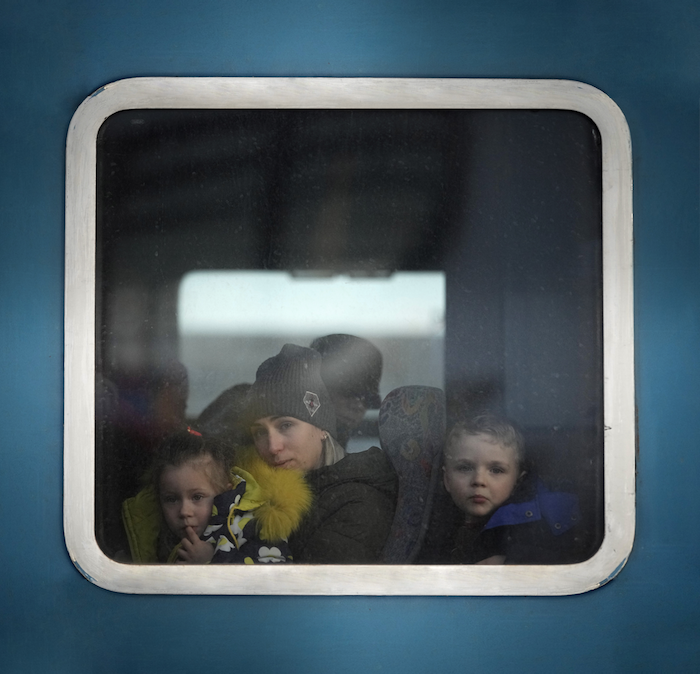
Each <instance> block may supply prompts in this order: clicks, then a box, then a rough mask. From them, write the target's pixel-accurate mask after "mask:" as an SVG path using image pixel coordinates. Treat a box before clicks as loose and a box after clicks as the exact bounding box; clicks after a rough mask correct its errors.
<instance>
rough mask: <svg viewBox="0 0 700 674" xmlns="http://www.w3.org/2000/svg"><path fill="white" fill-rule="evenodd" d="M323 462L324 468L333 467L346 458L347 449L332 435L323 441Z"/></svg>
mask: <svg viewBox="0 0 700 674" xmlns="http://www.w3.org/2000/svg"><path fill="white" fill-rule="evenodd" d="M322 455H323V462H322V465H324V466H332V465H333V464H334V463H338V461H340V460H341V459H343V458H345V449H344V447H343V445H341V444H340V443H339V442H338V441H337V440H336V439H335V438H334V437H333V436H332V435H331V434H330V433H328V435H327V436H326V439H325V440H323V449H322Z"/></svg>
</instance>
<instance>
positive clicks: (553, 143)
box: [64, 78, 635, 595]
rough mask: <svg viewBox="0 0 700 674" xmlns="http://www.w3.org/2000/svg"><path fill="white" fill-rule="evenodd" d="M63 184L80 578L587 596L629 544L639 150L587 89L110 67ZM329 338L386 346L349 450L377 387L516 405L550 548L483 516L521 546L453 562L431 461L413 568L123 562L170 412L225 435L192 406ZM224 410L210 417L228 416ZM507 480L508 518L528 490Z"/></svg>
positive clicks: (445, 497)
mask: <svg viewBox="0 0 700 674" xmlns="http://www.w3.org/2000/svg"><path fill="white" fill-rule="evenodd" d="M66 175H67V178H66V328H65V330H66V344H65V348H66V356H65V358H66V361H65V362H66V370H65V392H66V393H65V395H66V412H65V506H64V530H65V536H66V542H67V546H68V549H69V552H70V554H71V557H72V558H73V560H74V563H75V564H76V566H77V567H78V568H79V569H80V570H81V572H82V573H83V574H84V575H85V576H86V577H88V578H89V579H90V580H92V581H93V582H95V583H97V584H99V585H100V586H103V587H106V588H109V589H112V590H116V591H123V592H138V593H212V594H436V595H442V594H456V595H465V594H528V595H530V594H571V593H577V592H584V591H586V590H589V589H592V588H595V587H597V586H599V585H601V584H603V583H605V582H607V581H608V580H609V579H610V578H612V577H614V575H615V574H616V573H617V572H618V571H619V569H620V568H622V566H623V565H624V563H625V561H626V559H627V556H628V555H629V553H630V550H631V547H632V541H633V536H634V445H635V436H634V433H635V429H634V388H633V387H634V384H633V351H632V285H631V270H632V252H631V239H632V232H631V230H632V223H631V158H630V146H629V133H628V130H627V126H626V123H625V121H624V117H623V116H622V114H621V112H620V111H619V109H618V108H617V107H616V106H615V104H614V103H613V102H612V101H610V99H609V98H607V97H606V96H605V95H604V94H602V93H601V92H600V91H598V90H596V89H594V88H592V87H589V86H587V85H583V84H580V83H576V82H568V81H538V80H528V81H515V80H502V81H499V80H410V79H408V80H382V79H352V80H344V79H333V80H327V79H308V80H305V79H274V78H273V79H254V78H251V79H238V78H231V79H227V78H213V79H206V78H204V79H186V78H183V79H178V78H162V79H159V78H139V79H134V80H123V81H120V82H116V83H114V84H111V85H108V86H106V87H104V88H103V89H101V90H100V91H98V92H96V93H95V94H93V95H92V96H91V97H90V98H88V99H87V100H86V101H85V102H84V103H83V104H82V105H81V107H80V108H79V109H78V111H77V112H76V114H75V116H74V118H73V120H72V122H71V126H70V131H69V135H68V144H67V174H66ZM328 335H352V336H353V339H356V338H359V340H360V341H361V342H362V343H363V344H367V343H369V346H368V347H366V348H368V349H370V350H371V352H372V353H374V352H378V353H380V354H381V365H379V366H377V365H373V366H371V367H370V366H368V365H367V363H366V362H364V363H363V365H358V366H357V367H361V368H369V370H368V371H370V370H371V376H370V375H368V376H369V378H370V379H372V381H373V382H374V383H373V384H372V386H373V387H374V388H373V392H372V395H369V393H368V394H367V395H366V396H365V397H364V398H363V397H362V396H360V398H362V402H363V405H364V407H365V408H366V410H363V411H361V412H360V414H359V416H358V417H357V419H355V422H354V425H353V424H349V423H348V425H347V427H343V430H342V435H341V437H342V444H344V445H346V446H347V450H348V452H350V453H358V452H364V451H367V448H368V446H370V445H376V444H379V436H380V425H381V423H382V422H381V419H382V418H383V417H382V416H381V415H380V414H379V412H378V407H379V401H380V400H381V398H383V397H384V396H386V395H387V394H388V393H389V392H390V391H392V390H395V389H397V388H400V387H403V386H413V385H424V386H429V387H433V388H437V389H441V390H442V391H443V392H444V397H445V401H446V418H447V425H448V428H449V427H451V426H452V424H454V423H455V422H457V421H460V420H461V419H463V418H465V417H466V416H469V415H473V414H475V413H476V412H480V411H483V410H488V411H495V412H497V413H498V414H499V415H501V416H504V417H506V418H508V419H510V420H512V421H513V422H514V423H515V424H516V425H517V426H518V427H519V428H520V429H521V431H522V434H523V437H524V447H525V450H524V451H525V454H526V455H527V462H528V463H527V465H528V466H529V467H530V471H529V473H530V475H531V476H534V475H535V474H536V475H537V477H538V482H537V484H538V485H539V486H537V487H533V489H535V491H533V492H531V493H530V494H529V496H528V498H530V499H534V500H533V501H532V502H533V503H535V502H536V503H537V507H538V508H540V507H541V512H540V511H539V510H538V511H536V512H535V513H534V514H533V511H532V510H531V509H527V513H529V515H527V513H525V511H523V512H524V513H525V514H524V515H523V517H531V518H534V519H536V520H537V522H538V524H537V527H539V529H538V531H540V533H542V532H544V534H543V535H545V537H546V538H547V540H550V539H551V540H556V543H555V544H554V545H553V546H552V549H551V550H549V549H548V550H547V553H548V554H544V552H545V547H546V546H544V544H543V543H541V540H544V539H543V538H541V537H540V538H537V536H535V534H528V533H522V532H527V531H530V530H529V529H525V528H523V527H520V528H519V529H518V528H517V527H515V528H513V526H510V529H508V528H506V527H504V528H502V529H500V530H498V529H496V530H497V531H500V533H499V535H507V536H508V537H510V538H508V540H511V538H513V536H515V538H517V537H518V536H524V537H525V538H524V539H523V540H524V549H525V548H528V545H529V547H530V548H533V549H536V550H537V551H538V553H537V554H530V555H529V556H528V555H525V556H523V557H522V558H518V555H517V554H516V553H515V552H513V551H514V550H515V549H516V548H515V547H511V548H508V550H510V551H511V552H508V553H506V554H505V564H475V563H457V562H476V561H479V560H480V559H481V557H483V556H484V555H482V556H481V557H479V555H478V554H477V553H475V552H473V551H474V549H475V547H474V546H475V545H476V544H475V542H474V540H475V539H474V536H473V535H471V534H470V535H471V538H470V539H469V545H470V546H471V547H470V548H469V549H470V550H471V552H470V553H469V554H471V555H472V557H471V558H469V555H466V556H464V557H463V558H460V557H458V556H455V550H456V549H461V548H460V545H462V544H463V543H464V541H463V540H462V539H464V533H463V531H462V529H463V527H462V528H460V527H459V522H458V521H457V520H458V519H459V518H461V517H463V514H462V511H464V512H466V513H467V517H469V512H470V511H469V508H468V507H467V506H464V505H463V504H462V505H460V502H459V498H457V497H456V496H455V491H454V484H452V483H450V482H449V479H445V480H444V482H445V487H443V485H442V482H443V480H441V479H440V478H441V476H442V473H438V474H437V477H438V479H437V480H434V482H433V484H434V485H437V486H435V487H434V489H433V491H431V492H430V494H429V496H428V500H429V502H430V506H431V508H432V513H431V517H430V519H429V520H428V519H426V520H425V522H426V524H427V525H428V526H427V532H426V533H425V539H424V542H423V549H422V551H421V553H420V554H419V555H418V556H417V557H415V558H412V560H411V561H412V562H414V563H412V564H408V563H400V564H392V565H389V564H381V563H378V564H371V565H365V564H362V565H356V564H355V565H349V566H348V565H333V564H320V565H317V564H314V565H311V564H301V563H298V564H275V565H268V564H253V565H246V564H241V565H216V564H213V565H181V564H175V565H173V564H165V563H157V562H158V560H156V559H154V560H153V561H154V563H146V561H149V560H146V561H144V562H143V563H131V558H130V555H129V552H128V551H129V549H130V544H131V545H132V546H133V540H132V541H131V542H130V541H129V540H127V536H126V533H125V529H124V525H123V518H122V503H123V502H124V501H125V500H126V499H127V498H130V497H133V496H134V495H135V494H136V493H138V492H139V490H141V489H142V488H143V487H144V484H147V482H144V480H145V479H146V478H145V476H147V475H148V471H149V466H150V463H151V459H152V457H153V453H154V450H155V447H156V446H157V445H158V443H159V442H160V441H161V440H162V439H163V438H164V437H166V436H167V435H168V434H169V433H170V432H172V431H173V430H175V429H178V428H185V427H187V426H188V425H189V426H190V427H192V428H194V429H199V430H197V431H196V432H199V431H200V430H203V432H205V433H206V432H217V433H223V430H222V429H223V426H222V423H223V422H222V416H221V414H220V411H217V412H216V413H215V414H211V413H210V412H211V410H212V409H214V408H216V406H217V405H218V404H219V402H218V401H220V399H219V396H220V395H222V394H225V395H228V393H226V392H228V391H232V390H237V389H238V388H239V387H238V385H241V386H243V389H241V390H242V391H243V393H244V390H245V385H246V384H249V383H251V382H252V381H253V379H254V377H255V373H256V369H257V367H258V366H259V365H260V363H261V362H262V361H263V360H265V359H266V358H269V357H270V356H273V355H274V354H276V353H277V352H279V350H280V348H281V347H282V345H283V344H285V343H295V344H300V345H302V346H308V345H310V344H315V345H316V346H317V348H319V350H322V351H323V349H324V348H326V346H321V345H319V344H323V345H327V344H329V343H331V342H333V340H332V339H331V340H326V341H323V342H318V341H315V340H318V338H322V337H324V336H328ZM343 339H344V338H343ZM363 348H364V347H363ZM363 353H365V354H366V353H367V352H364V351H363ZM367 359H370V360H371V358H370V356H365V360H367ZM372 368H374V369H373V370H372ZM243 399H244V398H239V399H238V402H237V403H236V404H237V405H239V406H238V407H229V408H227V409H234V411H236V414H237V415H238V416H240V405H241V403H240V400H243ZM358 399H359V398H358ZM227 404H229V403H227ZM340 404H341V403H338V402H336V405H340ZM216 409H217V410H219V408H216ZM363 413H364V416H363ZM340 416H341V415H339V418H340ZM226 432H227V433H229V432H232V431H231V429H230V428H228V427H226ZM235 432H236V434H237V435H236V436H235V437H236V439H235V442H236V443H239V444H241V445H243V444H246V443H249V442H250V437H249V436H247V429H246V428H244V427H243V426H241V425H238V426H237V427H236V431H235ZM338 433H339V434H340V433H341V431H340V428H339V430H338ZM227 437H228V438H229V439H230V438H231V437H233V436H227ZM441 442H442V440H441ZM414 444H415V443H414ZM422 470H425V471H428V472H429V471H430V465H429V462H428V463H425V464H423V467H422ZM532 484H533V485H534V484H535V482H534V478H533V482H532ZM451 486H452V490H451V493H452V497H454V499H453V498H452V497H451V496H450V493H448V489H450V487H451ZM545 490H546V491H545ZM509 496H510V501H508V502H506V503H505V505H504V507H509V506H508V503H511V502H513V501H514V502H513V503H511V505H513V506H521V505H522V504H523V503H526V502H527V503H530V501H518V500H517V499H515V498H514V497H512V496H511V493H510V492H509V493H508V494H507V495H506V496H505V497H504V498H506V499H507V498H508V497H509ZM418 498H419V499H420V498H423V497H422V496H418ZM547 499H549V500H547ZM453 500H454V502H453ZM545 501H547V503H550V502H551V503H554V502H556V503H558V504H560V507H559V506H557V507H558V508H559V510H557V513H556V516H555V514H553V511H551V510H548V508H549V506H548V505H546V504H545ZM455 504H457V505H455ZM460 509H461V510H460ZM521 509H522V508H521ZM423 512H424V514H425V510H424V511H423ZM498 512H505V511H503V510H499V511H498ZM509 512H510V511H509ZM513 512H514V511H513ZM562 513H565V514H562ZM491 514H493V513H491ZM456 516H457V519H455V517H456ZM156 517H158V513H157V510H156ZM426 517H427V516H426ZM494 517H495V516H494ZM562 517H566V522H564V521H563V520H562V519H561V518H562ZM560 520H561V521H560ZM484 521H485V520H484ZM492 521H493V520H492ZM511 524H512V523H511ZM534 524H535V523H530V524H528V526H533V525H534ZM153 526H154V527H155V529H154V531H155V534H154V536H155V535H157V531H158V527H159V526H160V525H159V523H158V522H157V521H156V522H155V524H154V525H153ZM490 526H491V521H490V522H489V525H487V526H486V527H484V530H485V529H488V528H489V527H490ZM532 531H534V529H532ZM503 532H507V533H506V534H504V533H503ZM513 532H519V533H515V534H513ZM479 535H480V536H481V534H479ZM537 535H540V534H537ZM460 536H461V538H460ZM528 536H535V538H532V539H528V538H527V537H528ZM161 539H162V536H161V537H160V538H159V539H158V540H160V541H161V543H162V540H161ZM154 540H155V539H154ZM481 540H482V539H479V541H481ZM491 540H495V539H491ZM499 540H500V539H499ZM503 540H505V539H503ZM459 541H461V543H460V544H458V542H459ZM481 544H482V543H479V545H481ZM163 545H164V543H163ZM499 545H500V543H499ZM455 546H456V547H455ZM155 547H156V546H155V543H154V549H155ZM479 549H480V550H481V548H479ZM484 549H487V548H484ZM488 549H490V548H488ZM552 550H553V551H554V552H553V553H552ZM540 553H541V554H540ZM549 553H552V554H549ZM474 555H477V556H476V557H474ZM158 559H159V560H160V561H161V562H163V561H164V558H162V557H158ZM496 561H501V562H502V561H503V557H499V558H496ZM425 565H430V567H431V569H432V572H431V573H429V574H426V572H425V568H424V566H425ZM426 578H427V579H428V580H427V581H426Z"/></svg>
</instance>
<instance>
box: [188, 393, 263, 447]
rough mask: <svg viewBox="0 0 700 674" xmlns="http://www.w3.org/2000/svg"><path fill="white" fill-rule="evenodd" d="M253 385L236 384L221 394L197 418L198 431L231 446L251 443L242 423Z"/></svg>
mask: <svg viewBox="0 0 700 674" xmlns="http://www.w3.org/2000/svg"><path fill="white" fill-rule="evenodd" d="M251 386H252V384H236V385H235V386H231V387H230V388H227V389H226V390H225V391H223V392H222V393H221V394H219V395H218V396H217V397H216V398H215V399H214V400H213V401H212V402H210V403H209V404H208V405H207V406H206V407H205V408H204V409H203V410H202V411H201V413H200V415H199V417H198V418H197V423H196V427H197V430H199V431H201V432H202V433H205V434H206V435H212V436H214V437H216V438H218V439H220V440H222V441H224V442H226V443H227V444H229V445H233V446H241V445H245V444H246V443H247V442H249V441H250V438H249V437H248V429H247V428H245V425H244V424H243V423H242V417H243V412H244V410H245V402H246V396H247V394H248V391H249V390H250V387H251Z"/></svg>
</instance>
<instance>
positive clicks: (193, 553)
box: [177, 527, 214, 564]
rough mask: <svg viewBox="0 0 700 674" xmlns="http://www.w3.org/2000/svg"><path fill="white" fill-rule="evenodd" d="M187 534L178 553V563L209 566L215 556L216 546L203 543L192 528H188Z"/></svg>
mask: <svg viewBox="0 0 700 674" xmlns="http://www.w3.org/2000/svg"><path fill="white" fill-rule="evenodd" d="M185 533H186V534H187V535H186V537H185V538H183V539H182V541H180V549H179V550H178V551H177V556H178V560H177V561H178V562H179V563H182V564H208V563H209V562H210V561H211V558H212V557H213V556H214V546H213V545H212V544H211V543H207V542H206V541H203V540H202V539H201V538H199V536H197V533H196V532H195V530H194V529H193V528H192V527H187V529H186V530H185Z"/></svg>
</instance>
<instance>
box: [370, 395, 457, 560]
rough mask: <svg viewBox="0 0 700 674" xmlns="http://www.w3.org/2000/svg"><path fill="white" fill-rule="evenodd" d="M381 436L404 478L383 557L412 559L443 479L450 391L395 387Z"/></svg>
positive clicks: (382, 417) (382, 410)
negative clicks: (438, 486) (446, 420)
mask: <svg viewBox="0 0 700 674" xmlns="http://www.w3.org/2000/svg"><path fill="white" fill-rule="evenodd" d="M379 440H380V442H381V445H382V449H383V450H384V451H385V452H386V454H387V456H388V457H389V460H390V461H391V462H392V464H393V465H394V468H395V469H396V473H397V475H398V478H399V495H398V500H397V504H396V514H395V515H394V521H393V524H392V527H391V531H390V533H389V537H388V539H387V542H386V545H385V546H384V551H383V554H382V557H381V560H380V561H382V562H385V563H387V564H410V563H411V562H413V561H414V560H415V558H416V556H417V555H418V552H419V551H420V548H421V544H422V542H423V538H424V537H425V532H426V531H427V529H428V522H429V520H430V512H431V508H432V503H433V496H434V494H435V488H436V485H437V484H438V482H439V480H440V473H441V471H440V464H441V452H442V447H443V443H444V440H445V394H444V393H443V392H442V391H441V390H440V389H438V388H433V387H430V386H403V387H401V388H397V389H394V390H393V391H392V392H391V393H389V395H388V396H387V397H386V398H385V399H384V402H383V403H382V406H381V408H380V410H379Z"/></svg>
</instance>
